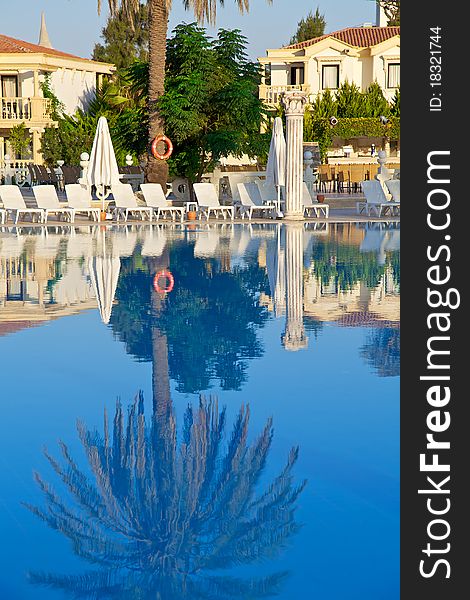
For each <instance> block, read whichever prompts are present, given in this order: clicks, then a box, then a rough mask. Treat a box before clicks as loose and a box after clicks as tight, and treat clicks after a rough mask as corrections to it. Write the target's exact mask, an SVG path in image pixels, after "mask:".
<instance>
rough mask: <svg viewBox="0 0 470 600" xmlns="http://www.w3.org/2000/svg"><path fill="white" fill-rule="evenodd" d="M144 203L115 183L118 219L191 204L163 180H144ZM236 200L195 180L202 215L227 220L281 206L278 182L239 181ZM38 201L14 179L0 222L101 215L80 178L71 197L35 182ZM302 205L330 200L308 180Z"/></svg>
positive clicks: (2, 195)
mask: <svg viewBox="0 0 470 600" xmlns="http://www.w3.org/2000/svg"><path fill="white" fill-rule="evenodd" d="M140 189H141V192H142V195H143V199H144V202H145V204H142V203H139V202H138V200H137V197H136V195H135V194H134V191H133V189H132V187H131V185H130V184H119V185H116V186H113V187H112V190H111V191H112V197H113V200H112V201H111V203H110V206H109V210H110V211H111V212H112V214H113V216H114V218H115V220H116V221H117V222H119V221H121V220H124V221H127V220H128V218H129V217H138V218H140V219H142V220H145V219H148V220H149V221H152V220H154V219H155V220H156V221H158V220H159V219H160V218H165V217H166V218H171V219H172V220H173V221H175V220H176V219H179V221H181V222H183V221H184V219H185V216H186V212H187V210H188V208H189V206H186V207H182V206H172V205H170V204H169V202H168V199H167V197H166V196H165V193H164V191H163V189H162V187H161V185H159V184H154V183H146V184H141V186H140ZM237 191H238V201H237V202H236V203H234V204H232V205H229V206H227V205H223V204H221V203H220V202H219V198H218V193H217V190H216V187H215V186H214V185H213V184H212V183H195V184H194V192H195V195H196V199H197V203H196V202H191V203H188V204H189V205H195V206H196V207H197V212H198V213H199V216H200V218H202V219H206V220H207V221H208V220H209V219H210V217H211V216H213V217H215V218H217V217H221V218H223V219H224V220H228V219H230V220H233V219H234V218H235V216H237V214H238V215H239V216H240V217H241V218H242V219H245V218H248V219H249V220H251V219H252V218H253V217H256V216H259V217H272V216H275V215H276V213H277V210H278V207H277V206H276V202H275V200H274V198H273V194H276V192H275V188H274V186H272V190H269V189H268V188H267V186H265V185H264V184H262V183H261V182H252V183H238V184H237ZM32 192H33V196H34V201H35V206H34V207H30V206H27V205H26V202H25V199H24V197H23V195H22V193H21V190H20V188H19V187H17V186H15V185H3V186H0V200H1V202H2V204H3V208H0V219H1V221H2V223H4V222H5V220H7V219H8V218H11V219H12V220H13V221H14V223H15V224H17V223H18V221H19V220H21V219H22V218H25V217H26V216H29V217H30V219H31V221H34V220H36V221H38V222H41V223H47V219H48V217H49V215H55V216H57V218H59V219H63V220H66V221H69V222H73V221H74V220H75V216H76V215H77V214H83V215H85V216H87V217H88V218H91V219H93V220H95V221H99V219H100V212H101V210H100V208H98V207H97V206H96V205H95V206H93V205H92V198H91V195H90V192H89V190H87V189H86V188H85V187H83V186H81V185H80V184H67V185H66V186H65V193H66V197H67V202H61V201H60V200H59V197H58V195H57V190H56V188H55V187H54V186H53V185H37V186H34V187H32ZM303 207H304V215H305V216H306V217H309V218H311V217H328V205H327V204H319V203H318V202H314V201H313V200H312V197H311V196H310V192H309V191H308V188H307V185H306V184H305V183H304V185H303Z"/></svg>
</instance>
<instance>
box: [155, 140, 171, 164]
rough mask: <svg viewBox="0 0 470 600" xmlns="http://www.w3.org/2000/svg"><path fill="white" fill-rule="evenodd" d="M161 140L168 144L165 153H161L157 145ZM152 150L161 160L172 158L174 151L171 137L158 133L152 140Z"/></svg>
mask: <svg viewBox="0 0 470 600" xmlns="http://www.w3.org/2000/svg"><path fill="white" fill-rule="evenodd" d="M160 142H164V143H165V144H166V152H165V153H164V154H160V152H158V150H157V146H158V144H159V143H160ZM151 150H152V154H153V156H154V157H155V158H158V159H159V160H167V159H169V158H170V156H171V154H172V152H173V144H172V142H171V140H170V138H168V137H166V135H157V137H155V138H154V140H153V142H152V146H151Z"/></svg>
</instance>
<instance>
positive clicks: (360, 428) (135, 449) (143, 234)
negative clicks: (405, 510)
mask: <svg viewBox="0 0 470 600" xmlns="http://www.w3.org/2000/svg"><path fill="white" fill-rule="evenodd" d="M399 234H400V232H399V229H398V228H397V226H396V225H394V226H387V225H385V224H362V225H354V224H346V223H344V224H328V225H326V224H323V225H320V224H317V225H316V227H313V226H307V227H304V226H295V225H293V226H288V227H287V226H282V227H281V226H280V225H278V224H273V225H265V226H263V225H258V226H256V225H252V226H242V225H224V226H220V225H211V227H210V228H208V227H200V228H198V229H187V228H185V227H180V226H179V225H175V226H173V227H171V226H161V227H159V228H157V227H155V226H154V228H153V229H150V228H149V226H142V227H139V226H136V225H134V226H128V227H121V228H116V227H114V228H113V227H96V228H86V227H74V228H73V229H71V228H68V229H67V227H66V226H64V227H63V228H60V229H56V228H49V229H48V230H47V231H45V230H41V229H34V228H31V229H28V228H18V229H17V228H8V229H7V228H4V229H3V230H2V231H1V233H0V266H1V271H0V300H1V304H0V358H1V364H2V372H3V378H2V400H1V405H2V419H1V420H0V481H1V487H0V531H1V532H2V541H3V543H2V545H1V549H0V553H1V555H0V597H1V598H6V599H8V600H18V599H19V600H23V599H24V600H29V599H40V600H45V599H49V598H50V599H51V600H54V599H61V598H64V599H65V598H70V599H72V598H86V599H92V598H93V599H94V598H97V599H101V598H103V599H108V598H112V599H124V598H125V599H136V600H137V599H143V598H149V599H150V598H152V599H155V598H159V599H162V600H173V599H174V600H179V599H191V600H192V599H198V598H201V599H202V598H204V599H214V600H215V599H217V600H231V599H235V598H240V599H241V598H243V599H254V598H269V597H276V598H280V599H285V600H287V599H289V600H292V599H304V598H306V599H307V598H317V599H319V600H345V599H347V600H356V599H357V600H359V599H361V600H362V599H367V600H368V599H371V600H388V599H397V598H399V337H400V325H399V282H400V275H399ZM162 272H163V274H162ZM168 272H169V273H170V274H171V275H170V276H168ZM159 273H160V275H157V274H159ZM156 275H157V277H156V278H155V276H156ZM172 278H173V281H172ZM155 284H156V287H157V289H160V290H161V289H167V288H171V287H172V289H171V291H169V292H166V293H165V292H158V291H156V290H155ZM105 415H106V417H105Z"/></svg>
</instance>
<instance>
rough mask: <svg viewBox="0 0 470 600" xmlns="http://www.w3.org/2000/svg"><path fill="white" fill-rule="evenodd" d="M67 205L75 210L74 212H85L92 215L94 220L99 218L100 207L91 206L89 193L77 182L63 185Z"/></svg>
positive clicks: (89, 215)
mask: <svg viewBox="0 0 470 600" xmlns="http://www.w3.org/2000/svg"><path fill="white" fill-rule="evenodd" d="M65 193H66V195H67V203H68V206H70V207H71V208H73V209H74V210H75V213H85V214H86V215H87V216H88V217H92V218H93V220H94V221H99V220H100V209H99V208H93V207H92V206H91V194H90V192H89V190H88V189H87V188H86V187H83V185H80V184H79V183H68V184H67V185H66V186H65Z"/></svg>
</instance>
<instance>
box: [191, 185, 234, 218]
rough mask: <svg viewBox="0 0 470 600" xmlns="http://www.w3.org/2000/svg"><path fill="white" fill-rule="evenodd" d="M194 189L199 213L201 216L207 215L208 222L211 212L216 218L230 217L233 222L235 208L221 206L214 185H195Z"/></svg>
mask: <svg viewBox="0 0 470 600" xmlns="http://www.w3.org/2000/svg"><path fill="white" fill-rule="evenodd" d="M193 187H194V193H195V194H196V198H197V202H198V207H199V211H200V212H201V215H203V216H204V215H205V217H206V219H207V220H209V217H210V214H211V212H212V213H213V214H214V217H217V216H218V215H221V216H222V217H223V218H224V219H226V218H227V217H230V218H231V219H232V220H233V218H234V207H233V206H223V205H222V204H220V202H219V198H218V195H217V190H216V188H215V185H214V184H213V183H195V184H194V186H193Z"/></svg>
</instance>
